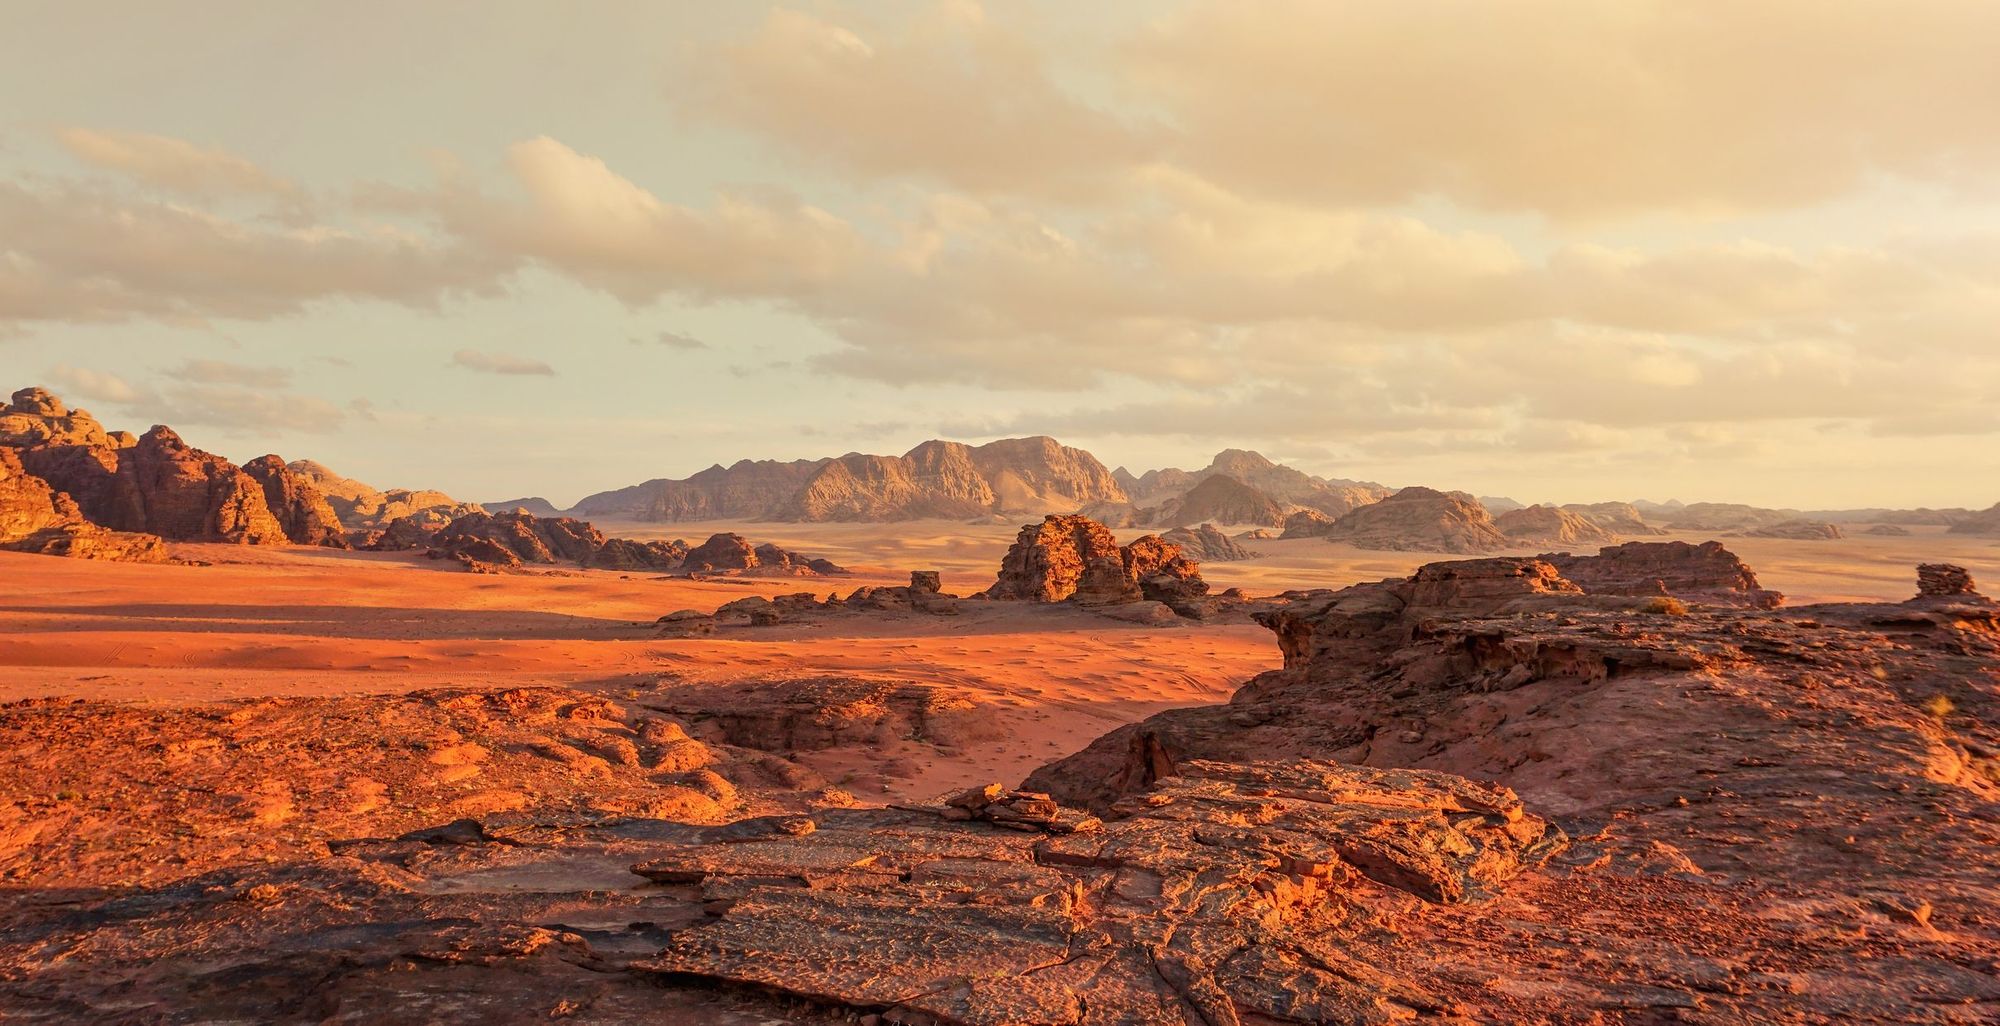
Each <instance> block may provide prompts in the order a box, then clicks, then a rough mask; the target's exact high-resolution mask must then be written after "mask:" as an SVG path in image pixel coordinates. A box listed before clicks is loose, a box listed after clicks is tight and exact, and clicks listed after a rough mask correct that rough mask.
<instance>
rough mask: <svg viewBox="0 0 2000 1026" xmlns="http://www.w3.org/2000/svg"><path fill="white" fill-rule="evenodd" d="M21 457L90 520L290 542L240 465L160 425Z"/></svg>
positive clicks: (198, 535)
mask: <svg viewBox="0 0 2000 1026" xmlns="http://www.w3.org/2000/svg"><path fill="white" fill-rule="evenodd" d="M20 455H21V462H22V463H23V464H24V465H25V466H26V467H27V468H28V470H29V471H30V472H31V473H34V474H36V475H38V476H40V477H42V478H43V479H45V480H47V481H48V482H49V484H51V485H53V486H55V487H56V488H59V489H61V490H62V491H65V492H68V493H69V494H70V497H71V498H73V499H75V500H76V504H77V506H78V507H79V508H80V509H82V511H83V515H84V517H85V518H86V519H88V520H89V521H90V522H91V523H94V524H97V525H98V526H100V527H108V528H110V529H112V530H115V531H134V532H141V533H147V534H157V535H159V536H161V537H162V538H168V539H172V540H176V541H205V542H234V543H238V544H248V545H282V544H285V543H287V542H288V541H289V540H290V539H288V538H287V537H286V536H285V529H284V527H283V526H282V525H281V524H279V523H278V520H277V518H276V517H274V516H272V514H271V509H270V507H269V506H268V505H267V504H266V503H265V501H264V489H263V486H262V485H260V484H258V482H257V481H256V479H254V478H252V477H251V476H250V475H248V474H246V473H244V472H243V471H242V469H241V468H239V467H237V466H236V465H235V464H233V463H230V462H229V461H228V460H225V459H223V458H222V457H220V456H216V455H214V454H212V453H208V452H203V451H202V450H200V449H196V448H194V447H192V446H190V445H188V444H187V443H185V442H183V441H181V437H180V436H179V435H177V434H175V433H174V432H173V430H172V429H171V428H168V427H165V426H160V425H156V426H155V427H154V428H153V429H152V430H150V431H148V432H146V433H145V434H144V435H143V436H141V437H140V438H139V440H138V442H137V443H135V444H133V445H131V446H129V447H126V448H122V449H113V448H106V447H101V446H85V445H43V446H37V447H34V448H29V449H23V450H20Z"/></svg>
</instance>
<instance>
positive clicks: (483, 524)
mask: <svg viewBox="0 0 2000 1026" xmlns="http://www.w3.org/2000/svg"><path fill="white" fill-rule="evenodd" d="M603 547H604V534H603V532H601V531H599V530H598V529H597V528H595V527H592V526H591V525H590V524H588V523H586V522H585V521H582V520H575V519H572V518H570V517H555V518H545V517H538V516H534V515H533V514H529V513H498V514H495V513H469V514H466V515H465V516H462V517H459V518H458V519H457V520H454V521H452V522H451V524H450V526H448V527H446V528H445V529H443V530H441V531H439V532H438V533H437V534H435V535H433V536H432V537H431V539H430V551H429V553H428V555H429V556H430V557H431V558H432V559H456V560H458V561H459V562H461V563H464V564H466V565H467V566H468V567H485V568H506V569H511V568H515V567H519V566H521V565H522V564H523V563H575V564H577V565H579V566H587V565H589V563H590V561H591V557H593V556H595V555H596V554H597V551H598V550H599V549H601V548H603ZM662 569H664V568H662Z"/></svg>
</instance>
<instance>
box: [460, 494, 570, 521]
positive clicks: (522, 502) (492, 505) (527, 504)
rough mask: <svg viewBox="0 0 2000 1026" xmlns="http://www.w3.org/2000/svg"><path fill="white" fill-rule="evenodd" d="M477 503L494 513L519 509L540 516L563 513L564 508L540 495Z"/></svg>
mask: <svg viewBox="0 0 2000 1026" xmlns="http://www.w3.org/2000/svg"><path fill="white" fill-rule="evenodd" d="M476 505H478V506H480V507H481V508H483V509H485V510H487V511H489V512H493V513H513V512H516V511H519V512H522V513H531V514H533V515H535V516H538V517H555V516H561V515H562V510H561V509H560V508H558V507H557V506H556V504H555V503H553V502H550V501H549V500H547V499H544V498H542V497H541V496H539V495H531V496H529V497H527V498H525V499H507V500H504V501H502V502H481V503H477V504H476Z"/></svg>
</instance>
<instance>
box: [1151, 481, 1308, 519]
mask: <svg viewBox="0 0 2000 1026" xmlns="http://www.w3.org/2000/svg"><path fill="white" fill-rule="evenodd" d="M1291 509H1292V507H1291V505H1290V504H1289V503H1283V502H1279V501H1278V500H1277V499H1274V498H1272V497H1271V496H1269V495H1266V494H1265V493H1263V492H1262V491H1259V490H1258V489H1256V488H1254V487H1252V486H1250V485H1247V484H1244V483H1243V482H1241V481H1238V480H1237V479H1235V478H1233V477H1230V476H1228V475H1227V474H1212V475H1210V476H1208V477H1206V478H1203V479H1202V481H1201V483H1200V484H1197V485H1195V486H1194V487H1193V488H1190V489H1188V491H1187V494H1186V495H1183V496H1181V497H1180V498H1178V499H1168V500H1167V501H1166V503H1165V504H1164V505H1163V506H1161V507H1160V509H1159V510H1157V511H1155V512H1154V513H1153V515H1152V516H1151V518H1150V521H1151V522H1152V523H1156V524H1166V525H1171V526H1174V527H1186V526H1188V525H1190V524H1202V523H1213V524H1227V525H1231V526H1234V525H1237V524H1250V525H1255V526H1259V527H1275V526H1277V525H1279V524H1282V523H1284V522H1285V517H1286V515H1287V514H1288V513H1290V512H1291Z"/></svg>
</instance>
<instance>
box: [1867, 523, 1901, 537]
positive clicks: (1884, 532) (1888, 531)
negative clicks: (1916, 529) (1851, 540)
mask: <svg viewBox="0 0 2000 1026" xmlns="http://www.w3.org/2000/svg"><path fill="white" fill-rule="evenodd" d="M1861 533H1862V534H1872V535H1876V536H1878V537H1884V538H1907V537H1909V535H1910V529H1909V528H1907V527H1904V526H1902V525H1901V524H1871V525H1869V527H1868V529H1867V530H1865V531H1862V532H1861Z"/></svg>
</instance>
